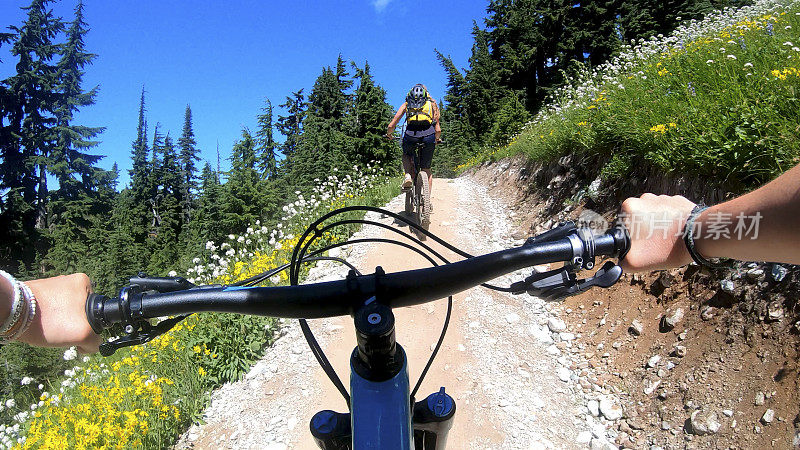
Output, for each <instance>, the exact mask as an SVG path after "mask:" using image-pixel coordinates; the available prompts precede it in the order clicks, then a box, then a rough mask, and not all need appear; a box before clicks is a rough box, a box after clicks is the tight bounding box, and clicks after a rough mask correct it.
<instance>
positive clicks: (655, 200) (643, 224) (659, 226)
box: [620, 193, 695, 272]
mask: <svg viewBox="0 0 800 450" xmlns="http://www.w3.org/2000/svg"><path fill="white" fill-rule="evenodd" d="M694 207H695V204H694V203H692V202H691V201H689V200H688V199H687V198H685V197H683V196H680V195H675V196H669V195H655V194H650V193H647V194H643V195H642V196H641V197H639V198H634V197H631V198H629V199H627V200H625V202H623V203H622V208H621V210H620V220H622V222H623V223H624V224H625V226H626V227H627V228H628V231H629V232H630V235H631V248H630V251H628V254H627V255H625V259H623V260H622V262H621V264H620V265H621V266H622V268H623V269H624V270H625V271H626V272H646V271H651V270H662V269H671V268H674V267H680V266H683V265H686V264H689V263H691V262H692V257H691V256H690V255H689V252H688V250H686V245H685V244H684V242H683V227H684V224H685V223H686V218H687V217H689V213H691V212H692V208H694Z"/></svg>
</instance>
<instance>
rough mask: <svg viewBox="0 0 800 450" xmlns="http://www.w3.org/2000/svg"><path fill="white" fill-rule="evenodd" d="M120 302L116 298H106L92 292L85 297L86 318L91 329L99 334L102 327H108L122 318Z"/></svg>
mask: <svg viewBox="0 0 800 450" xmlns="http://www.w3.org/2000/svg"><path fill="white" fill-rule="evenodd" d="M122 307H123V306H122V302H121V301H120V300H119V299H117V298H108V297H106V296H105V295H100V294H95V293H94V292H93V293H91V294H89V296H88V297H86V320H87V321H88V322H89V325H90V326H91V327H92V330H93V331H94V332H95V333H97V334H100V332H101V331H103V329H104V328H110V327H111V325H113V324H115V323H120V322H122V321H123V319H124V314H123V311H122Z"/></svg>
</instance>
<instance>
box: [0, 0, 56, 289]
mask: <svg viewBox="0 0 800 450" xmlns="http://www.w3.org/2000/svg"><path fill="white" fill-rule="evenodd" d="M47 4H48V1H46V0H33V1H32V2H31V4H30V5H29V6H27V7H25V8H23V9H24V10H26V11H27V19H26V21H25V23H24V24H23V25H22V26H21V27H17V26H11V27H9V29H10V30H11V31H12V34H13V37H11V41H12V42H13V45H12V48H11V54H12V56H13V57H14V58H16V59H17V64H16V74H14V75H13V76H11V77H9V78H7V79H5V80H3V81H2V83H0V84H2V86H3V93H2V100H3V106H2V111H3V117H2V119H3V120H2V121H0V125H2V128H3V130H2V137H3V139H2V144H0V145H2V148H0V152H2V153H0V157H2V158H0V191H3V192H5V193H6V194H5V199H4V201H3V203H2V210H0V230H1V231H0V238H2V239H0V241H2V242H4V243H7V244H5V245H3V250H2V251H0V258H2V261H1V262H0V263H2V264H3V266H4V267H7V268H10V269H12V270H14V271H16V272H17V273H22V272H23V271H24V270H25V268H26V267H30V266H31V265H32V264H33V262H34V260H35V258H36V257H37V253H38V254H39V255H41V254H42V253H43V252H44V251H45V250H46V241H44V240H43V239H40V237H41V236H40V234H41V231H39V230H42V229H44V228H45V227H46V225H47V200H48V194H49V193H48V190H47V165H48V164H49V163H50V162H51V159H50V158H51V157H52V149H53V147H54V145H55V131H54V128H55V125H56V120H55V118H54V117H53V110H54V109H55V105H54V101H53V99H54V93H55V92H56V91H57V89H58V84H59V80H58V70H57V68H56V67H55V65H54V63H53V58H54V57H55V56H56V55H57V53H58V45H57V44H56V43H55V40H56V39H57V37H58V34H59V33H60V32H61V31H62V30H63V29H64V24H63V22H62V21H61V20H60V19H58V18H56V17H54V16H53V13H52V11H50V10H49V9H48V6H47ZM3 39H4V40H6V41H7V40H8V39H9V35H8V34H4V35H3ZM6 245H7V246H8V247H6ZM20 263H21V264H20ZM15 266H16V267H15Z"/></svg>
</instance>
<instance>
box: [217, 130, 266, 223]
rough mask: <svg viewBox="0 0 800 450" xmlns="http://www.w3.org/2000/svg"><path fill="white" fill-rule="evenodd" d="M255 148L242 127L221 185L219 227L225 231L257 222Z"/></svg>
mask: <svg viewBox="0 0 800 450" xmlns="http://www.w3.org/2000/svg"><path fill="white" fill-rule="evenodd" d="M255 145H256V144H255V140H254V139H253V136H252V135H251V134H250V130H248V129H247V128H244V129H242V138H241V139H240V140H239V141H237V142H236V143H235V144H234V145H233V149H232V151H231V170H230V171H229V172H228V174H227V178H228V179H227V182H226V183H225V185H224V186H225V191H224V194H223V198H224V205H223V211H224V212H223V216H222V223H223V227H224V228H225V230H227V231H229V232H241V231H243V230H244V229H245V228H246V227H247V226H249V225H251V224H252V223H254V222H255V221H256V220H258V219H259V213H260V211H261V206H260V201H261V199H260V195H259V192H258V186H259V178H260V177H259V175H258V172H257V171H256V149H255Z"/></svg>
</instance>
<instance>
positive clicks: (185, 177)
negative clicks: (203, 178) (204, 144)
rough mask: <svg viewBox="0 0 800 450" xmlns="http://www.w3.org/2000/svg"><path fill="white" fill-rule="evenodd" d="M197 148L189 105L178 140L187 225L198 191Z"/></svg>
mask: <svg viewBox="0 0 800 450" xmlns="http://www.w3.org/2000/svg"><path fill="white" fill-rule="evenodd" d="M196 146H197V142H196V141H195V139H194V130H192V109H191V107H190V106H189V105H186V111H185V113H184V117H183V131H182V133H181V137H180V139H178V147H179V148H180V156H179V158H180V171H181V196H180V202H181V209H182V211H183V219H182V221H183V223H184V224H187V225H188V223H189V222H190V221H191V214H192V208H193V206H192V201H193V196H194V194H195V191H196V189H197V180H196V176H197V175H196V168H195V162H197V161H199V160H200V157H199V156H197V154H198V153H199V150H198V149H197V147H196Z"/></svg>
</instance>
